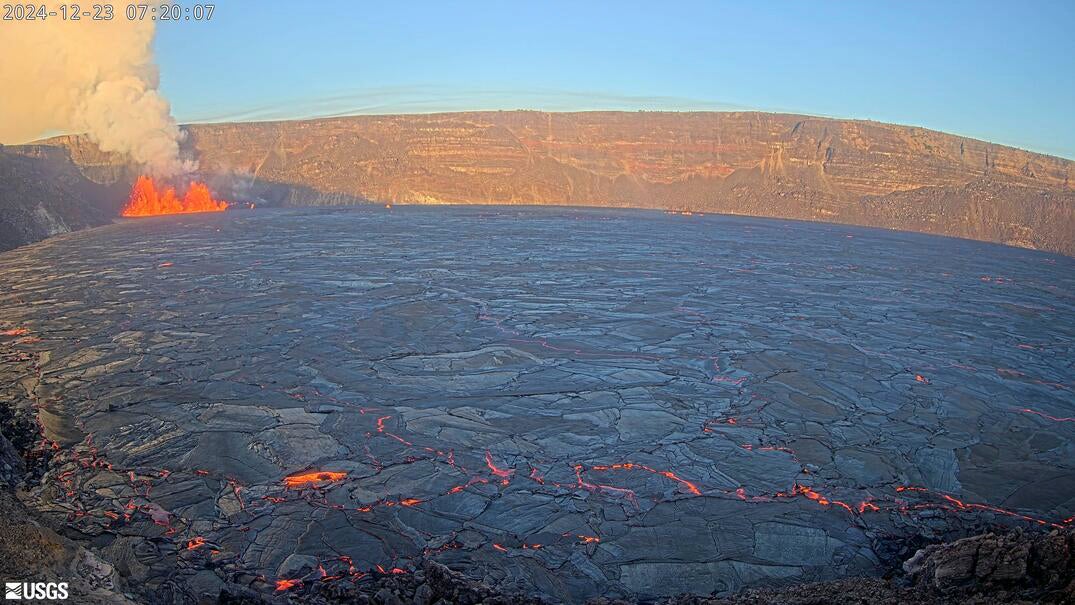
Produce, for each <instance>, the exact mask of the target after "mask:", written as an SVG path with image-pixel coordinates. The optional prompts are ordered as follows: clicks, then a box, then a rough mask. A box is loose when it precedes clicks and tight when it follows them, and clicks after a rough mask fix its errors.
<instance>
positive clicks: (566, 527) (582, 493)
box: [0, 207, 1075, 604]
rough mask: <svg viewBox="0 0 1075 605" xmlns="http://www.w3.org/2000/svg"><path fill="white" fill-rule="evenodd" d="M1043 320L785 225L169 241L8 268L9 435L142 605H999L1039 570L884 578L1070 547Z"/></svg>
mask: <svg viewBox="0 0 1075 605" xmlns="http://www.w3.org/2000/svg"><path fill="white" fill-rule="evenodd" d="M639 242H645V246H640V245H639ZM1072 291H1075V260H1073V259H1071V258H1067V257H1061V256H1057V255H1050V254H1044V253H1040V252H1033V251H1027V250H1019V249H1014V248H1006V247H1001V246H994V245H988V244H982V243H977V242H970V241H964V240H952V239H945V238H935V237H930V236H923V235H915V234H903V233H893V232H884V231H874V230H868V229H858V228H848V227H834V226H831V225H818V224H808V223H795V222H786V221H767V220H758V219H745V218H729V217H711V216H706V217H695V216H679V215H675V216H673V215H666V214H660V213H655V212H640V211H599V210H583V209H562V208H560V209H552V208H548V209H542V208H526V209H509V208H435V209H434V208H418V207H406V208H393V209H391V210H389V209H384V208H366V209H359V210H349V211H317V210H305V211H293V210H269V211H264V212H263V211H261V210H257V211H254V212H247V213H221V214H218V215H212V216H186V217H162V218H157V219H147V220H144V221H129V222H124V223H122V224H117V225H112V226H106V227H103V228H100V229H95V230H90V231H84V232H81V233H77V234H72V235H69V236H66V237H63V238H55V239H52V240H49V241H46V242H43V243H40V244H36V245H33V246H28V247H25V248H22V249H20V250H16V251H12V252H8V253H4V254H0V360H2V362H0V401H2V402H4V403H7V404H10V405H12V406H14V407H15V408H17V409H19V410H24V411H26V412H29V413H32V418H33V419H34V420H35V421H36V423H35V429H36V428H37V427H39V428H40V430H41V431H42V435H43V440H40V441H31V442H32V443H33V446H32V447H31V448H30V451H31V453H33V452H39V451H42V450H43V451H48V452H51V456H50V458H49V462H48V466H47V470H45V472H44V473H43V475H42V477H41V479H40V481H30V482H26V485H25V489H24V490H23V491H22V492H21V497H22V498H23V500H24V501H25V502H26V504H27V505H28V506H29V507H30V508H31V510H32V511H33V513H34V514H35V515H39V516H40V518H41V519H44V520H46V521H47V522H48V524H49V525H50V526H52V527H55V528H57V530H58V531H59V532H60V533H61V534H62V536H61V537H62V538H63V539H64V540H68V541H70V543H71V544H75V545H77V546H79V547H81V548H84V549H86V550H87V551H88V552H93V553H96V554H95V556H97V557H99V559H100V560H101V561H103V562H105V563H107V565H109V566H110V569H112V570H113V572H112V574H111V576H110V577H114V578H115V580H114V585H115V587H116V590H118V591H119V592H121V593H122V592H124V591H126V592H130V593H131V594H133V595H135V596H136V597H137V598H138V599H139V600H142V601H145V602H147V603H168V604H171V603H192V602H199V601H205V600H206V599H209V600H213V599H216V598H217V596H218V595H219V594H221V593H222V592H223V593H225V594H227V595H229V596H228V597H227V598H232V599H260V600H263V601H265V602H272V603H282V602H286V601H288V600H294V601H296V602H302V601H303V600H311V601H310V602H318V601H317V600H322V601H326V602H328V600H331V599H336V600H337V601H340V600H343V601H346V600H347V599H354V600H358V601H361V600H362V599H367V600H368V601H370V602H374V601H375V600H377V599H380V600H381V601H385V602H387V601H391V600H392V599H399V600H401V601H403V602H407V600H408V599H410V600H414V599H417V600H421V601H432V602H433V603H438V602H440V601H445V602H464V601H466V602H483V601H490V600H493V599H506V600H507V601H506V602H514V601H516V600H519V599H521V598H528V599H544V600H548V601H552V602H570V603H582V602H585V601H586V600H587V599H590V598H594V597H603V598H607V599H625V600H631V601H639V602H654V601H660V600H662V599H664V600H667V599H669V598H673V596H674V595H677V594H683V593H687V594H694V595H708V596H706V597H705V598H712V599H718V598H732V599H751V598H758V599H761V598H767V597H764V596H751V595H758V594H761V595H766V594H767V595H780V594H785V595H793V594H801V595H804V596H803V597H802V598H809V596H808V594H809V593H806V592H802V593H796V592H795V591H800V590H807V589H806V588H802V587H803V586H805V585H806V584H805V583H812V582H813V583H816V582H819V581H821V582H824V581H833V580H846V579H847V578H861V577H875V578H884V577H885V576H886V575H889V576H891V578H890V579H889V580H885V579H879V580H854V581H849V582H852V584H845V585H844V586H851V587H852V588H853V587H854V586H859V587H860V588H862V590H861V591H860V592H858V593H855V594H857V595H859V596H856V597H855V598H859V597H860V596H861V597H865V596H869V595H868V594H867V591H874V592H876V594H878V595H897V596H898V595H904V594H906V595H911V597H914V598H918V597H916V596H914V595H919V594H921V595H933V596H930V597H929V598H934V597H935V596H936V595H941V596H942V597H944V598H949V597H947V596H944V595H947V594H949V591H953V592H951V594H953V595H957V596H953V597H951V598H953V599H955V598H958V595H959V594H962V592H960V591H963V590H964V589H965V588H968V587H970V588H973V587H974V586H975V585H980V586H989V587H999V586H1009V587H1010V590H1009V588H1005V590H1009V592H1010V594H1015V595H1018V594H1023V593H1022V592H1020V591H1021V590H1023V589H1020V588H1018V586H1019V585H1020V584H1019V583H1020V582H1021V580H1020V579H1019V577H1018V574H1019V572H1020V571H1019V570H1020V569H1022V567H1020V565H1022V563H1020V561H1025V565H1024V566H1025V569H1026V574H1027V576H1028V577H1030V578H1032V579H1034V578H1045V577H1046V575H1043V574H1045V572H1044V571H1043V570H1045V569H1046V568H1048V567H1049V565H1047V564H1039V563H1037V562H1038V561H1052V560H1054V559H1055V560H1056V561H1061V562H1062V558H1056V555H1055V552H1059V550H1058V548H1059V547H1055V548H1052V549H1049V548H1045V547H1038V546H1033V547H1030V548H1029V550H1027V551H1026V554H1025V556H1024V555H1023V554H1021V553H1022V552H1023V551H1021V550H1019V549H1018V548H1016V547H1015V546H1003V547H1001V546H998V547H993V548H991V549H990V548H987V547H986V546H985V544H984V543H982V544H979V545H978V546H974V547H973V548H972V547H970V546H967V545H966V544H961V545H960V546H958V547H956V546H953V547H952V548H953V549H954V550H952V551H951V555H950V556H949V555H945V556H946V557H947V558H946V559H945V561H947V562H943V561H940V560H939V559H938V560H937V561H938V562H937V563H935V564H934V563H930V564H923V565H924V566H923V567H922V570H923V571H920V572H916V573H917V575H915V576H914V577H913V578H908V579H906V585H903V584H901V582H900V581H899V580H900V578H901V576H898V575H892V574H893V573H894V572H893V570H898V569H899V568H900V565H902V563H903V562H905V561H906V560H908V559H910V558H911V557H912V556H913V555H914V554H915V552H916V551H917V550H919V549H921V548H923V547H925V546H928V545H929V544H933V543H942V542H953V541H955V540H958V539H960V538H964V537H967V536H972V535H976V534H981V533H983V532H985V531H992V530H995V532H997V535H998V536H999V535H1002V534H1001V533H999V532H1001V531H1002V530H1004V529H1005V528H1007V527H1015V528H1023V529H1024V530H1025V532H1026V535H1027V536H1037V535H1044V534H1046V533H1047V532H1048V531H1050V530H1052V529H1057V530H1065V531H1066V530H1068V529H1069V528H1070V527H1071V521H1070V517H1071V516H1072V515H1073V514H1075V510H1072V508H1071V506H1072V502H1075V467H1073V465H1072V460H1073V459H1075V450H1073V447H1075V445H1073V444H1075V421H1073V420H1072V418H1071V417H1072V414H1071V411H1070V395H1071V390H1072V388H1073V385H1072V383H1071V375H1072V374H1071V361H1070V360H1071V358H1072V357H1071V353H1072V352H1071V343H1072V342H1075V325H1073V323H1072V320H1071V318H1072V317H1075V302H1073V300H1072V299H1071V297H1070V295H1069V294H1068V293H1069V292H1072ZM12 441H13V442H14V441H15V437H14V436H13V437H12ZM16 449H18V448H16ZM1003 535H1007V534H1003ZM998 540H999V538H998ZM997 544H1002V545H1003V544H1008V543H1007V542H1003V541H1001V542H998V543H997ZM971 551H973V553H974V554H973V561H974V563H973V565H971V564H967V563H966V556H964V555H965V553H969V552H971ZM940 552H941V551H938V553H940ZM944 552H945V553H948V552H949V551H947V550H945V551H944ZM983 553H995V554H988V556H983ZM1048 553H1054V554H1048ZM931 556H932V555H923V557H924V558H922V559H920V560H919V562H921V561H933V560H934V559H931V558H930V557H931ZM937 556H940V555H939V554H938V555H937ZM986 560H993V561H994V563H991V564H989V566H987V567H984V566H983V567H981V568H979V566H978V561H986ZM434 563H435V564H437V565H439V566H443V568H442V567H432V566H431V565H432V564H434ZM917 564H918V562H916V565H917ZM1058 564H1060V563H1058ZM444 568H446V569H450V570H452V573H451V574H449V573H447V572H446V571H444ZM1063 569H1064V568H1063V567H1061V568H1060V569H1059V570H1058V571H1057V572H1056V573H1057V574H1059V575H1057V576H1056V579H1054V580H1047V579H1042V580H1037V579H1035V580H1034V581H1037V582H1044V584H1042V585H1043V586H1047V587H1049V588H1048V590H1053V588H1052V587H1054V586H1064V580H1063V578H1064V577H1066V576H1063V573H1066V572H1064V571H1063ZM938 570H941V572H940V573H938ZM968 574H970V575H968ZM979 574H981V575H979ZM938 577H939V578H940V580H939V581H938V580H937V578H938ZM920 578H922V579H920ZM927 578H928V579H927ZM971 578H973V579H971ZM979 578H980V580H979ZM423 586H425V588H423ZM749 589H759V590H762V591H764V592H761V593H751V592H746V593H744V592H743V591H744V590H749ZM882 589H883V590H884V591H887V592H882ZM811 590H815V591H829V592H821V593H816V592H815V594H823V595H824V594H838V592H833V591H839V590H842V589H841V588H839V586H834V585H832V584H821V585H818V588H814V589H811ZM856 590H857V589H856ZM1028 590H1029V588H1028ZM386 591H387V592H386ZM782 591H783V592H782ZM846 594H851V593H846ZM378 595H380V596H378ZM519 595H522V596H519ZM733 595H738V596H733ZM698 598H701V597H698ZM773 598H778V597H773ZM789 598H790V597H789ZM795 598H798V597H795ZM815 598H816V597H815ZM909 598H910V597H909ZM923 598H925V597H923ZM937 598H940V597H937ZM1050 598H1051V597H1050ZM743 602H749V601H743ZM758 602H761V601H758Z"/></svg>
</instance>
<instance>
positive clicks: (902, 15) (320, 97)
mask: <svg viewBox="0 0 1075 605" xmlns="http://www.w3.org/2000/svg"><path fill="white" fill-rule="evenodd" d="M1073 30H1075V1H1072V0H1058V1H1045V0H1041V1H1023V2H1016V1H1010V2H992V1H988V0H978V1H974V2H962V1H949V0H945V1H943V2H936V1H933V2H916V1H900V2H896V1H893V2H881V1H876V2H821V1H810V2H808V1H805V0H803V1H797V2H791V1H788V2H776V1H774V2H754V1H747V0H740V1H738V2H731V1H727V2H725V1H716V0H710V1H704V0H703V1H697V2H694V1H683V2H677V1H666V2H653V1H652V0H651V1H649V2H634V1H631V0H618V1H601V0H581V1H580V0H575V1H572V2H560V1H557V0H529V1H524V0H512V1H500V2H479V1H474V2H462V1H452V0H440V1H436V2H433V1H430V2H424V1H421V2H420V1H408V2H403V1H399V2H355V1H353V0H348V1H339V2H336V1H332V0H322V1H319V2H310V3H300V2H294V1H291V2H285V1H282V0H263V1H261V2H255V1H253V0H250V1H232V2H228V3H220V4H219V5H217V6H216V9H215V11H214V13H213V17H212V21H210V22H208V23H195V22H178V23H160V24H159V25H158V28H157V39H156V42H155V44H156V51H157V58H158V61H159V63H160V69H161V89H162V91H163V92H164V94H165V95H166V96H167V98H168V99H169V100H170V101H171V103H172V108H173V112H174V114H175V116H176V117H177V119H179V120H180V121H181V122H200V121H223V120H274V119H293V118H303V117H313V116H325V115H348V114H359V113H415V112H433V111H463V110H471V109H474V110H477V109H538V110H547V111H575V110H578V111H581V110H597V109H618V110H639V109H649V110H672V111H691V110H761V111H777V112H791V113H804V114H810V115H820V116H830V117H838V118H857V119H871V120H879V121H883V122H893V123H898V124H908V125H914V126H922V127H926V128H932V129H936V130H942V131H945V132H951V133H955V134H960V135H965V136H970V137H974V138H980V139H984V140H988V141H993V142H997V143H1003V144H1007V145H1013V146H1016V147H1021V148H1024V149H1030V150H1033V151H1039V152H1042V153H1048V154H1052V155H1059V156H1063V157H1067V158H1075V35H1073V34H1072V32H1073Z"/></svg>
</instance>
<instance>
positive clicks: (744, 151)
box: [50, 111, 1075, 255]
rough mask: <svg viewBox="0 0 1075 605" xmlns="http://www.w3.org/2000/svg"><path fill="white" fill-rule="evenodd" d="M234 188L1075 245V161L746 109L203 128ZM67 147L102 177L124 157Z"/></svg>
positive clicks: (210, 164)
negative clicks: (653, 211)
mask: <svg viewBox="0 0 1075 605" xmlns="http://www.w3.org/2000/svg"><path fill="white" fill-rule="evenodd" d="M187 132H188V134H189V137H188V141H187V149H186V152H187V153H189V154H190V155H192V156H195V157H197V158H198V160H199V162H200V164H201V167H202V169H203V171H205V172H207V173H210V174H216V175H221V177H220V178H217V179H216V182H217V186H218V189H222V190H224V191H223V192H224V193H225V194H226V195H227V194H231V195H233V196H238V197H243V196H250V197H251V198H258V200H259V201H261V202H263V203H265V202H267V203H269V204H278V205H341V204H354V203H356V202H362V201H365V200H370V201H377V202H393V203H411V204H473V203H480V204H567V205H588V206H616V207H626V206H630V207H641V208H663V209H692V210H696V211H697V210H704V211H710V212H722V213H730V214H746V215H752V216H767V217H782V218H794V219H805V220H816V221H826V222H835V223H848V224H858V225H867V226H878V227H887V228H893V229H902V230H911V231H924V232H928V233H937V234H942V235H953V236H958V237H968V238H972V239H981V240H986V241H994V242H1000V243H1005V244H1010V245H1015V246H1022V247H1031V248H1040V249H1044V250H1052V251H1058V252H1063V253H1065V254H1069V255H1071V254H1075V219H1073V216H1072V214H1073V212H1075V211H1073V208H1075V190H1073V188H1075V178H1072V177H1073V176H1075V163H1073V162H1071V161H1069V160H1064V159H1061V158H1055V157H1050V156H1046V155H1041V154H1036V153H1031V152H1027V151H1022V150H1019V149H1013V148H1011V147H1004V146H1001V145H994V144H991V143H986V142H983V141H977V140H974V139H968V138H965V137H959V136H954V135H949V134H945V133H941V132H936V131H931V130H926V129H922V128H914V127H908V126H897V125H892V124H882V123H878V122H866V121H855V120H834V119H827V118H814V117H807V116H799V115H786V114H768V113H757V112H738V113H715V112H695V113H654V112H637V113H624V112H587V113H541V112H533V111H506V112H472V113H452V114H433V115H395V116H356V117H346V118H332V119H318V120H307V121H293V122H262V123H238V124H200V125H193V126H189V127H187ZM50 144H54V145H61V146H64V147H66V148H67V149H68V150H69V151H70V153H71V156H72V158H73V159H74V161H75V162H76V163H77V164H78V165H79V166H81V167H82V169H83V172H84V173H85V174H86V175H87V176H88V177H90V178H91V179H93V180H95V181H97V182H115V181H125V182H128V184H129V181H130V180H132V179H133V176H134V173H133V172H132V171H131V170H130V169H125V168H123V167H122V165H123V159H122V158H120V157H117V156H114V155H112V154H104V153H101V152H99V151H97V149H96V148H95V147H94V146H93V145H92V144H91V143H89V142H88V141H86V140H85V139H83V138H79V137H60V138H57V139H52V140H51V141H50Z"/></svg>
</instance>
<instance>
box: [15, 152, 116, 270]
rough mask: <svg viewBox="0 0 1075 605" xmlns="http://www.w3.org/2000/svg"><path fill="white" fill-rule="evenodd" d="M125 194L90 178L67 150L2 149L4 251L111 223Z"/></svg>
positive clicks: (114, 187)
mask: <svg viewBox="0 0 1075 605" xmlns="http://www.w3.org/2000/svg"><path fill="white" fill-rule="evenodd" d="M120 190H121V189H120V187H118V186H107V185H101V184H98V183H94V182H92V181H90V180H88V179H87V178H85V176H83V174H82V173H81V171H80V170H79V168H78V167H76V166H75V165H74V164H73V163H72V162H71V160H70V157H69V156H68V154H67V152H66V151H65V150H63V149H56V148H55V147H46V146H32V145H28V146H19V147H2V146H0V252H2V251H4V250H8V249H11V248H15V247H17V246H21V245H23V244H28V243H30V242H35V241H37V240H41V239H44V238H46V237H50V236H53V235H57V234H60V233H67V232H68V231H74V230H77V229H84V228H86V227H94V226H97V225H103V224H105V223H108V222H109V221H111V220H112V217H113V216H115V215H116V213H117V212H118V210H119V206H120V205H121V203H122V198H118V197H117V195H119V193H118V192H119V191H120Z"/></svg>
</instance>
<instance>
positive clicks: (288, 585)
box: [276, 580, 302, 592]
mask: <svg viewBox="0 0 1075 605" xmlns="http://www.w3.org/2000/svg"><path fill="white" fill-rule="evenodd" d="M296 586H302V582H301V581H299V580H277V581H276V592H283V591H285V590H291V589H292V588H294V587H296Z"/></svg>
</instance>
